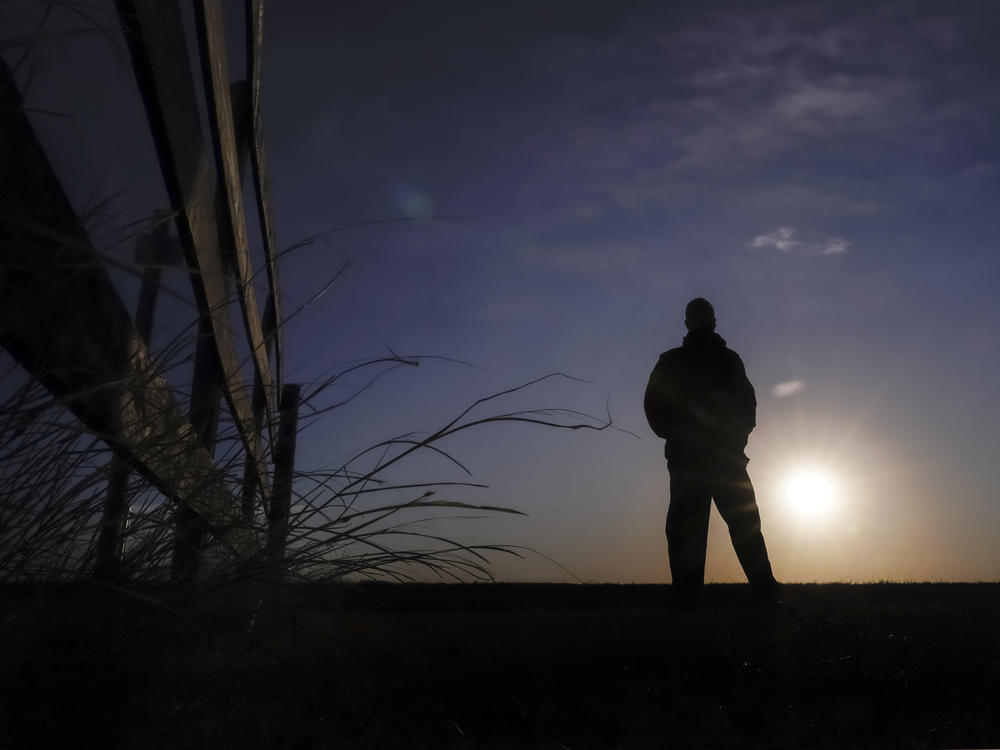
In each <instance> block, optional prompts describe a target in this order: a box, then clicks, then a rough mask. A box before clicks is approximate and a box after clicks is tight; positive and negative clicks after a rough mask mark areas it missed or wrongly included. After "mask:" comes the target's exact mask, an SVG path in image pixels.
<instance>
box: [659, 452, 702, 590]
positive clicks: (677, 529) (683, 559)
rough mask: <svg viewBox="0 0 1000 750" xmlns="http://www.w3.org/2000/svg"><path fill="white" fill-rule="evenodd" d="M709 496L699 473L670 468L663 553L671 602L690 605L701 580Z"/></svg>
mask: <svg viewBox="0 0 1000 750" xmlns="http://www.w3.org/2000/svg"><path fill="white" fill-rule="evenodd" d="M711 509H712V496H711V493H710V491H709V488H708V485H707V484H706V482H705V477H704V475H703V474H702V473H700V472H697V471H692V470H690V469H682V468H677V467H671V469H670V505H669V506H668V508H667V554H668V555H669V557H670V575H671V577H672V578H673V585H672V590H673V594H674V599H675V601H676V602H677V603H678V604H679V605H680V606H694V605H695V604H697V603H698V599H699V598H700V596H701V589H702V585H703V584H704V581H705V550H706V548H707V546H708V516H709V513H710V512H711Z"/></svg>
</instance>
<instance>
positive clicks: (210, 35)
mask: <svg viewBox="0 0 1000 750" xmlns="http://www.w3.org/2000/svg"><path fill="white" fill-rule="evenodd" d="M196 6H197V7H196V13H195V15H196V17H197V21H198V31H199V38H200V41H201V63H202V72H203V75H204V80H205V93H206V96H207V98H208V117H209V121H210V123H211V126H212V127H211V130H212V140H213V145H214V150H215V157H216V158H215V161H216V166H217V171H218V174H219V176H220V180H221V184H222V193H223V195H224V197H225V200H224V201H223V211H222V215H221V216H220V217H219V220H220V221H224V222H226V230H227V232H226V234H228V236H229V238H230V239H231V240H232V247H231V248H226V249H227V250H231V257H232V262H233V269H234V270H235V272H236V291H237V295H238V297H239V301H240V311H241V312H242V314H243V324H244V326H245V327H246V330H247V334H248V336H249V338H250V352H251V355H252V357H253V361H254V367H255V368H256V371H257V373H256V374H257V377H258V378H259V379H260V382H261V385H262V386H263V387H264V393H265V394H269V393H270V391H271V367H270V364H269V362H268V357H267V349H266V347H265V345H264V333H263V331H262V330H261V317H260V309H259V308H258V307H257V299H256V294H255V293H254V287H253V269H252V268H251V264H250V250H249V247H248V245H247V230H246V216H245V213H244V210H243V181H242V179H241V175H240V167H239V162H240V158H239V151H238V149H237V144H236V130H235V126H234V124H233V107H232V102H231V100H230V94H229V87H230V80H229V64H228V60H227V51H226V37H225V28H224V21H223V17H222V5H221V3H220V2H219V0H197V2H196ZM264 403H265V409H266V410H267V411H270V404H269V399H266V400H265V402H264Z"/></svg>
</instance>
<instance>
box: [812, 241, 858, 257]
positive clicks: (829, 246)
mask: <svg viewBox="0 0 1000 750" xmlns="http://www.w3.org/2000/svg"><path fill="white" fill-rule="evenodd" d="M850 249H851V243H850V242H848V241H847V240H845V239H844V238H843V237H830V238H829V239H827V240H825V241H824V242H823V243H822V245H821V246H820V248H819V254H820V255H840V254H841V253H846V252H848V251H849V250H850Z"/></svg>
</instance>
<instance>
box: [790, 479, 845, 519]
mask: <svg viewBox="0 0 1000 750" xmlns="http://www.w3.org/2000/svg"><path fill="white" fill-rule="evenodd" d="M782 495H783V497H784V500H785V502H786V503H787V504H788V506H789V507H790V508H791V509H792V510H793V511H795V512H796V513H797V514H798V515H799V516H801V517H803V518H809V519H814V520H818V519H820V518H825V517H826V516H829V515H830V513H831V512H833V511H834V510H835V509H836V505H837V486H836V482H834V480H833V479H832V478H831V476H830V474H829V473H827V472H825V471H822V470H819V469H811V468H810V469H798V470H796V471H793V472H792V473H791V474H789V475H788V478H787V479H785V482H784V485H783V486H782Z"/></svg>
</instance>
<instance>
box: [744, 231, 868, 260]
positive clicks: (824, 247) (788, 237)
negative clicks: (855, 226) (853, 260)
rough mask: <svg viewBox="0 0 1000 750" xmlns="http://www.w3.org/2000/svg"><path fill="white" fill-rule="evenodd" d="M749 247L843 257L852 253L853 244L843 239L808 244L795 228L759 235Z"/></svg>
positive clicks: (835, 238)
mask: <svg viewBox="0 0 1000 750" xmlns="http://www.w3.org/2000/svg"><path fill="white" fill-rule="evenodd" d="M747 247H750V248H761V247H774V248H777V249H778V250H781V251H782V252H785V253H791V252H793V251H794V252H799V253H805V254H807V255H842V254H843V253H846V252H849V251H850V249H851V243H850V242H849V241H847V240H845V239H844V238H843V237H827V238H826V239H825V240H822V241H821V242H807V241H805V240H800V239H798V238H797V237H796V236H795V228H794V227H778V228H777V229H772V230H771V231H770V232H765V233H764V234H758V235H757V236H756V237H754V238H753V239H752V240H750V241H749V242H748V243H747Z"/></svg>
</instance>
